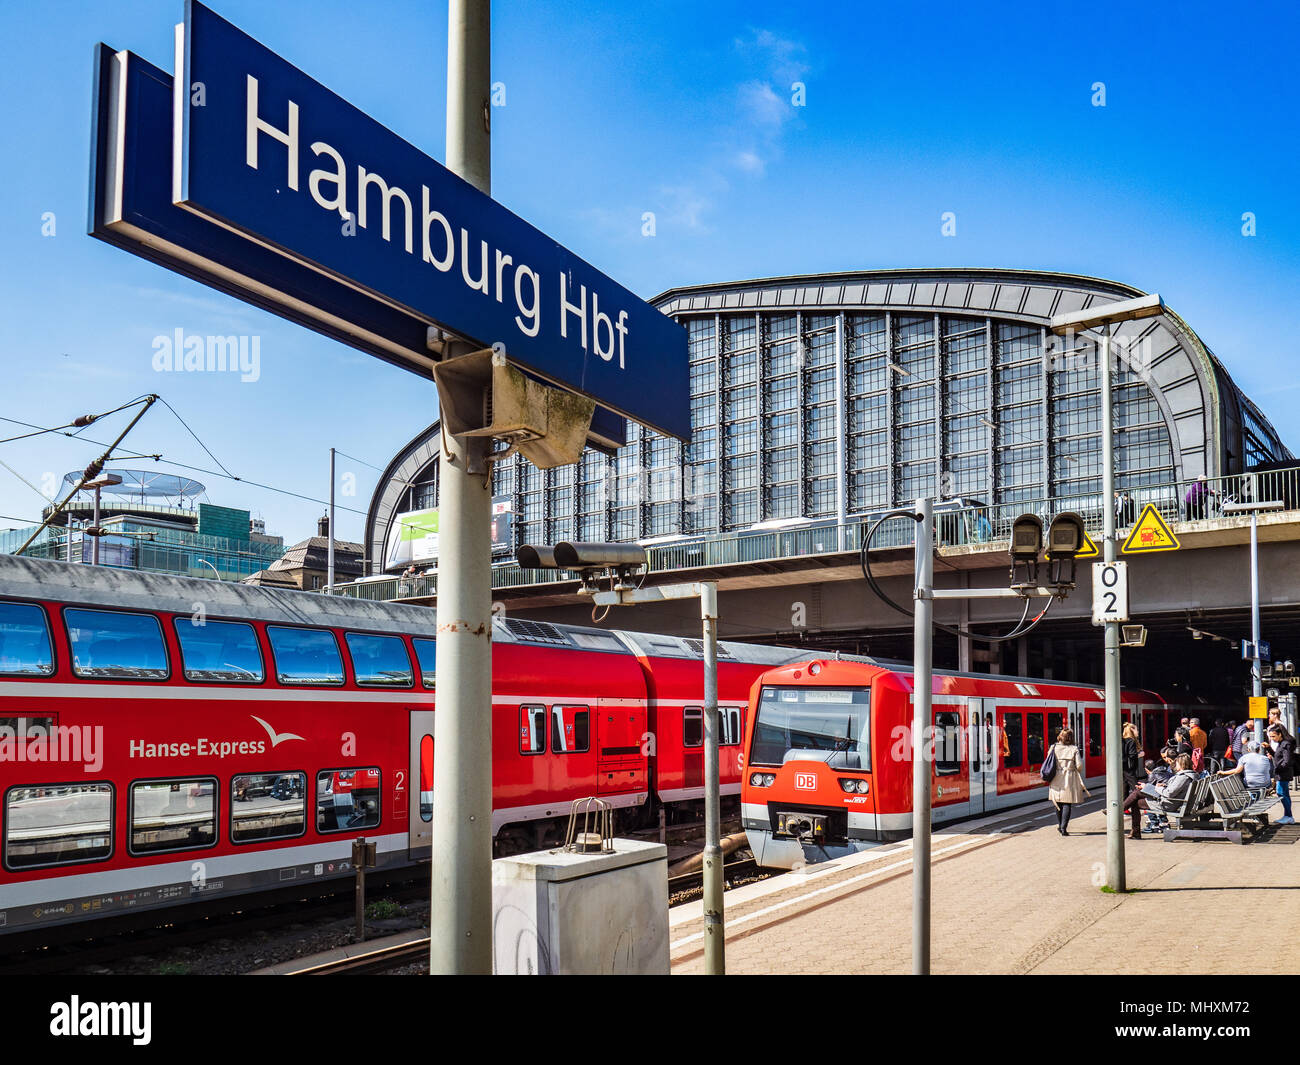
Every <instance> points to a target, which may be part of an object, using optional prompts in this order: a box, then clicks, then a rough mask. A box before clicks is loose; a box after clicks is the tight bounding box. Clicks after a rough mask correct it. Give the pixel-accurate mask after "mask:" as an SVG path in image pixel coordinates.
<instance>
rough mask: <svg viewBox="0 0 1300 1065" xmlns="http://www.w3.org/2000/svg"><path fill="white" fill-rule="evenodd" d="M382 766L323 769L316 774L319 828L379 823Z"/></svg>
mask: <svg viewBox="0 0 1300 1065" xmlns="http://www.w3.org/2000/svg"><path fill="white" fill-rule="evenodd" d="M379 788H380V774H379V770H378V768H375V767H369V768H365V769H322V770H321V771H320V772H319V773H317V774H316V831H317V832H347V831H350V830H352V829H357V828H374V827H375V826H376V825H378V824H379V808H380V806H379Z"/></svg>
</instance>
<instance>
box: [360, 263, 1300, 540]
mask: <svg viewBox="0 0 1300 1065" xmlns="http://www.w3.org/2000/svg"><path fill="white" fill-rule="evenodd" d="M1140 295H1143V293H1142V292H1141V291H1140V290H1138V289H1135V288H1131V287H1129V286H1127V285H1121V284H1118V283H1115V282H1110V281H1104V280H1098V279H1095V278H1087V277H1078V276H1074V275H1065V274H1054V273H1043V272H1037V271H1021V270H973V269H961V270H956V269H954V270H893V271H867V272H855V273H849V274H832V275H818V276H805V277H791V278H776V279H768V280H758V281H744V282H736V283H727V284H709V285H699V286H693V287H686V288H675V289H671V290H669V291H668V292H665V293H663V294H662V295H661V296H659V297H657V298H656V299H655V300H654V301H653V302H654V303H655V305H656V306H658V307H659V308H660V309H661V310H662V311H663V312H664V313H665V314H668V315H671V316H672V317H674V318H675V319H676V320H677V321H679V322H680V323H681V324H682V325H683V326H684V327H685V329H686V331H687V336H688V342H689V357H690V385H691V419H692V427H693V430H694V435H693V438H692V440H691V442H690V443H689V444H685V445H683V444H681V443H679V442H678V441H675V440H670V439H666V438H664V437H661V436H659V435H657V434H655V433H653V432H650V431H647V430H643V429H641V428H640V427H639V426H630V427H629V438H628V444H627V446H626V447H624V448H622V449H620V451H619V452H618V454H617V456H615V457H609V456H606V455H603V454H600V453H598V452H595V451H591V450H589V451H588V452H587V453H586V454H585V455H584V456H583V459H582V461H581V462H580V463H579V464H578V465H576V466H568V467H562V468H560V469H555V470H549V471H542V470H537V469H535V468H533V467H532V466H531V465H529V464H528V463H527V462H526V461H524V460H523V459H522V458H521V457H519V456H515V457H512V458H510V459H507V460H506V461H504V462H502V463H500V464H499V465H498V466H497V467H496V470H495V473H494V480H493V494H494V496H497V497H506V498H508V499H509V500H511V504H512V510H513V513H514V515H515V521H514V528H513V536H514V539H515V543H516V546H517V545H518V544H524V543H554V542H556V541H558V540H569V539H577V540H624V541H627V540H647V539H655V538H658V537H671V536H677V535H696V534H708V533H719V532H729V531H734V530H740V529H746V528H750V527H753V526H755V525H762V524H764V523H781V522H787V521H797V520H798V519H808V520H819V519H833V520H838V521H841V522H842V521H851V520H853V519H854V518H857V517H862V516H865V515H867V514H871V513H878V512H879V511H881V510H883V509H886V508H888V507H891V506H895V505H901V504H909V503H911V502H912V501H913V500H915V499H916V498H917V497H919V496H923V495H931V496H934V497H936V498H941V499H950V498H959V499H968V500H978V501H980V502H984V503H993V504H998V503H1013V502H1019V501H1027V500H1036V499H1044V498H1048V497H1075V496H1082V495H1087V494H1089V493H1099V492H1100V490H1101V435H1100V427H1101V409H1100V394H1099V385H1100V378H1099V374H1098V360H1097V350H1096V344H1095V341H1094V340H1093V339H1091V336H1092V335H1091V334H1083V335H1079V336H1065V337H1057V336H1054V335H1053V334H1052V333H1051V332H1050V331H1049V329H1048V323H1049V321H1050V319H1051V318H1052V316H1054V315H1057V314H1063V313H1066V312H1070V311H1076V310H1081V309H1085V308H1089V307H1094V306H1097V305H1100V304H1104V303H1108V302H1113V301H1118V300H1125V299H1131V298H1133V297H1135V296H1140ZM1112 355H1113V371H1112V372H1113V387H1114V410H1115V425H1116V437H1115V462H1116V470H1117V476H1116V480H1117V485H1118V487H1119V488H1121V489H1124V488H1137V487H1141V486H1144V485H1163V484H1171V483H1175V482H1184V481H1191V480H1194V479H1195V478H1196V477H1198V476H1201V475H1205V476H1208V477H1216V476H1221V475H1225V474H1231V473H1239V472H1243V471H1244V470H1246V469H1248V468H1249V467H1251V466H1253V465H1256V464H1258V463H1261V462H1267V461H1273V460H1277V459H1286V458H1290V457H1291V455H1290V452H1289V451H1288V450H1287V449H1286V448H1285V447H1283V445H1282V443H1281V441H1280V440H1279V438H1278V435H1277V433H1276V431H1275V430H1274V429H1273V427H1272V426H1271V425H1270V424H1269V422H1268V420H1267V418H1265V417H1264V415H1263V414H1262V413H1261V412H1260V411H1259V409H1258V408H1257V407H1255V405H1254V404H1253V403H1251V402H1250V400H1249V399H1247V398H1246V397H1245V396H1244V395H1243V394H1242V392H1241V391H1240V389H1238V388H1237V386H1236V385H1235V384H1234V383H1233V381H1232V379H1231V378H1230V377H1229V375H1228V373H1227V371H1226V370H1225V369H1224V367H1223V365H1222V364H1221V363H1220V362H1219V360H1218V359H1217V358H1216V357H1215V355H1214V354H1213V353H1212V352H1211V351H1210V350H1209V349H1208V348H1207V347H1206V345H1205V344H1204V343H1203V342H1202V341H1201V339H1200V338H1199V337H1198V336H1197V335H1196V333H1195V332H1193V330H1192V329H1191V328H1190V327H1189V326H1188V325H1187V323H1185V322H1184V321H1183V320H1182V318H1181V317H1179V316H1178V314H1177V313H1176V312H1175V311H1173V310H1172V309H1171V310H1168V311H1167V312H1166V313H1164V314H1162V315H1160V316H1158V317H1156V318H1150V319H1145V320H1141V321H1136V322H1129V323H1125V324H1124V325H1122V326H1119V327H1117V329H1116V333H1115V338H1114V340H1113V342H1112ZM436 459H437V433H436V426H431V427H430V428H429V429H427V430H425V431H424V432H423V433H421V434H420V435H419V436H417V437H416V438H415V439H414V440H412V441H411V443H410V444H409V445H407V447H406V448H405V449H403V451H402V452H401V453H400V454H399V455H397V456H396V457H395V458H394V460H393V462H392V463H391V464H390V466H389V468H388V470H387V471H386V473H385V476H384V478H383V479H382V480H381V483H380V485H379V487H378V489H377V491H376V494H375V496H374V498H373V499H372V501H371V505H370V510H369V514H368V517H367V525H366V538H367V546H368V547H369V550H368V551H367V552H366V554H367V555H368V557H370V558H372V559H379V558H383V557H384V550H383V545H384V543H385V540H386V537H387V535H388V530H389V527H390V526H391V524H392V521H393V519H394V517H395V515H396V514H398V513H401V512H403V511H408V510H416V509H420V508H423V507H432V506H435V505H436V500H437V461H436Z"/></svg>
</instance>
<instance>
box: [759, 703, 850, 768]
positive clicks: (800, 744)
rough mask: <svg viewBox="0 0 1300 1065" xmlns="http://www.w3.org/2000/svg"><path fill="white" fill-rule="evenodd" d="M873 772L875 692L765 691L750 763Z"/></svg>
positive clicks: (760, 706) (760, 704)
mask: <svg viewBox="0 0 1300 1065" xmlns="http://www.w3.org/2000/svg"><path fill="white" fill-rule="evenodd" d="M794 759H802V760H809V761H819V762H825V763H826V764H827V765H831V766H835V767H836V768H837V769H870V768H871V689H870V688H764V689H763V691H762V696H761V698H760V701H759V704H758V716H757V718H756V719H755V722H754V747H753V750H752V751H751V752H750V761H751V762H752V763H754V764H757V765H781V764H782V763H784V762H789V761H792V760H794Z"/></svg>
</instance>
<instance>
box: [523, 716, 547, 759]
mask: <svg viewBox="0 0 1300 1065" xmlns="http://www.w3.org/2000/svg"><path fill="white" fill-rule="evenodd" d="M545 751H546V707H544V706H521V707H520V708H519V753H520V754H542V753H544V752H545Z"/></svg>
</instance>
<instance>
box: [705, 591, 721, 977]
mask: <svg viewBox="0 0 1300 1065" xmlns="http://www.w3.org/2000/svg"><path fill="white" fill-rule="evenodd" d="M700 616H701V618H702V619H703V622H704V971H705V973H706V974H707V975H709V976H722V975H723V974H724V973H725V972H726V967H727V966H726V929H725V926H724V924H723V910H722V905H723V903H722V890H723V882H722V880H723V878H722V862H723V859H722V841H721V839H720V838H719V834H720V832H721V824H722V811H721V807H722V801H721V791H720V788H719V781H720V777H719V772H718V585H717V583H716V582H715V581H704V582H703V583H702V584H701V585H700Z"/></svg>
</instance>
